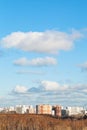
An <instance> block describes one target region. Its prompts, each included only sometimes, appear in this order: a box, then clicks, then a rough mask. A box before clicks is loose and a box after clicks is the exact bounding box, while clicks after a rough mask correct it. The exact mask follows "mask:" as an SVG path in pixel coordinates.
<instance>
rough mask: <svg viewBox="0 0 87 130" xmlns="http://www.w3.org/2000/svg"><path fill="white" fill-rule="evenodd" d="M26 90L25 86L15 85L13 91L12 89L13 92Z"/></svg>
mask: <svg viewBox="0 0 87 130" xmlns="http://www.w3.org/2000/svg"><path fill="white" fill-rule="evenodd" d="M27 90H28V89H27V88H26V87H25V86H20V85H17V86H16V87H15V89H14V90H13V91H14V92H15V93H26V92H27Z"/></svg>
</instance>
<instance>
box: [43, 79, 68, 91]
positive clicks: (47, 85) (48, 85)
mask: <svg viewBox="0 0 87 130" xmlns="http://www.w3.org/2000/svg"><path fill="white" fill-rule="evenodd" d="M40 86H41V87H42V89H44V90H46V91H57V90H67V89H68V85H60V84H59V83H58V82H53V81H41V84H40Z"/></svg>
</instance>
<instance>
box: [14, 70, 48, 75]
mask: <svg viewBox="0 0 87 130" xmlns="http://www.w3.org/2000/svg"><path fill="white" fill-rule="evenodd" d="M16 73H17V74H36V75H44V74H46V73H45V72H41V71H28V70H27V71H25V70H19V71H17V72H16Z"/></svg>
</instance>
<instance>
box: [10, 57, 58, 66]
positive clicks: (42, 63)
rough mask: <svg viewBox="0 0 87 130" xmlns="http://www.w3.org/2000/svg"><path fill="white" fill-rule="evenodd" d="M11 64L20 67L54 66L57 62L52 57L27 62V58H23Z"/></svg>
mask: <svg viewBox="0 0 87 130" xmlns="http://www.w3.org/2000/svg"><path fill="white" fill-rule="evenodd" d="M13 63H14V64H15V65H20V66H49V65H56V64H57V60H56V59H55V58H53V57H45V58H35V59H32V60H28V59H27V58H25V57H23V58H20V59H18V60H15V61H14V62H13Z"/></svg>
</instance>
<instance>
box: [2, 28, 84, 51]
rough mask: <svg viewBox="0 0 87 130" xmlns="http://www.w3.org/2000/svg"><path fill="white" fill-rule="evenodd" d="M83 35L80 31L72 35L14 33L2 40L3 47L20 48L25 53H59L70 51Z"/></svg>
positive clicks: (62, 33)
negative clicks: (60, 51)
mask: <svg viewBox="0 0 87 130" xmlns="http://www.w3.org/2000/svg"><path fill="white" fill-rule="evenodd" d="M82 36H83V35H82V34H81V33H80V32H79V31H75V30H74V31H72V33H71V34H69V33H66V32H61V31H52V30H49V31H45V32H13V33H11V34H10V35H7V36H6V37H3V38H2V39H1V44H2V46H4V47H6V48H12V47H13V48H18V49H22V50H24V51H32V52H41V53H57V52H58V51H59V50H70V49H71V48H72V47H73V44H74V41H75V40H77V39H79V38H81V37H82Z"/></svg>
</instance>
